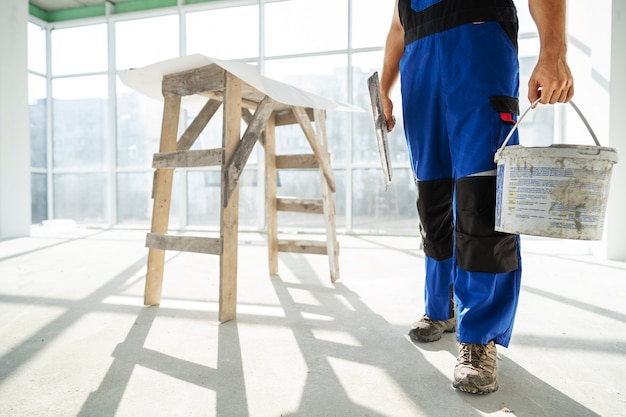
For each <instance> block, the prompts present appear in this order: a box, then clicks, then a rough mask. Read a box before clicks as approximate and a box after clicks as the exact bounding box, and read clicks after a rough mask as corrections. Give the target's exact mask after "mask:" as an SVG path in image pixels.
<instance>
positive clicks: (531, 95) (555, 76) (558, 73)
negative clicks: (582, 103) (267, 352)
mask: <svg viewBox="0 0 626 417" xmlns="http://www.w3.org/2000/svg"><path fill="white" fill-rule="evenodd" d="M573 96H574V79H573V77H572V73H571V72H570V69H569V66H568V65H567V62H566V61H565V57H562V58H559V59H542V58H541V57H539V61H538V62H537V65H536V66H535V70H534V71H533V73H532V75H531V76H530V80H529V81H528V99H529V100H530V102H531V103H534V102H535V101H536V100H537V99H539V102H540V103H541V104H554V103H567V102H568V101H570V100H571V99H572V97H573Z"/></svg>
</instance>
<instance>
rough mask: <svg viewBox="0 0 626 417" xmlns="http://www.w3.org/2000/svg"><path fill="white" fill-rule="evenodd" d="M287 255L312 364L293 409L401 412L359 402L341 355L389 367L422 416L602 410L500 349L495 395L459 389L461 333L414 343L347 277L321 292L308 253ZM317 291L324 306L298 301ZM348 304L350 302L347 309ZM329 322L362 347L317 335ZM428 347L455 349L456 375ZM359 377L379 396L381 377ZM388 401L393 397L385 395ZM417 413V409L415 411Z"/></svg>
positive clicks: (297, 332)
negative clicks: (342, 372)
mask: <svg viewBox="0 0 626 417" xmlns="http://www.w3.org/2000/svg"><path fill="white" fill-rule="evenodd" d="M281 261H282V262H284V263H285V264H286V265H287V266H288V267H289V268H290V269H291V270H295V271H298V274H297V276H298V281H299V282H285V281H283V280H282V279H280V277H275V279H274V280H273V281H272V283H273V286H274V290H275V292H276V294H277V296H278V298H279V300H280V304H281V306H282V308H283V309H284V310H285V314H286V316H287V318H288V319H289V320H288V321H290V322H293V323H294V324H293V325H291V331H292V332H293V334H294V336H295V338H296V340H297V342H298V345H299V347H300V351H301V352H302V354H303V356H304V359H305V361H306V363H307V366H308V367H309V377H308V378H307V381H306V384H305V387H304V389H303V393H302V399H301V402H300V404H299V408H298V410H297V411H295V412H293V413H291V414H286V415H289V416H312V415H320V416H327V415H346V416H352V415H354V416H358V415H367V416H390V417H391V416H393V417H398V415H396V414H393V413H385V412H384V411H380V410H374V409H372V408H371V407H369V408H368V407H365V406H363V405H361V404H358V403H356V402H355V401H354V400H353V399H352V398H351V396H350V395H349V393H350V391H351V387H348V386H346V385H345V384H344V383H343V382H342V381H341V380H340V379H339V378H338V377H337V373H336V371H335V370H334V369H333V367H332V365H331V362H332V361H335V360H337V359H340V360H344V361H349V362H354V363H356V364H359V365H366V366H368V367H374V368H377V369H379V370H383V371H384V373H385V374H386V375H387V377H389V378H390V379H391V380H392V381H393V384H394V385H395V386H396V387H397V389H398V390H399V391H400V392H399V393H398V394H397V396H399V397H405V398H408V399H410V401H411V402H412V403H413V406H414V409H415V410H418V411H417V412H416V413H415V414H412V415H418V416H431V417H435V416H441V417H444V416H445V417H451V416H463V417H471V416H479V415H484V413H497V412H505V413H508V412H509V411H510V410H515V414H514V415H516V416H529V417H530V416H552V415H555V416H556V415H567V416H587V417H593V416H598V415H597V414H596V413H594V412H593V411H592V410H590V409H589V408H587V407H585V406H583V405H582V404H580V403H579V402H577V401H576V400H574V399H572V398H570V397H568V396H567V395H565V394H563V393H561V392H559V391H558V390H557V389H555V388H553V387H551V386H550V385H548V384H546V383H545V382H544V381H542V380H540V379H539V378H537V377H534V376H533V375H531V374H530V373H529V372H527V371H526V370H524V369H523V368H522V367H521V366H519V365H518V364H516V363H515V362H513V361H511V360H510V359H508V358H506V356H504V355H502V354H500V355H499V356H500V360H499V368H500V382H501V389H500V390H499V391H498V392H496V393H494V394H491V395H489V396H475V395H470V394H465V393H461V392H459V391H455V390H454V389H453V388H452V387H451V384H450V382H451V380H450V378H451V375H452V367H453V365H454V361H455V358H456V354H457V342H456V339H455V337H454V335H452V334H450V335H445V337H444V338H443V339H442V340H441V341H439V342H436V343H429V344H419V345H414V344H413V343H411V342H410V341H409V340H408V337H406V335H405V334H402V333H401V334H398V333H397V330H396V329H394V326H392V325H391V324H390V323H388V322H387V321H386V320H384V318H383V317H381V316H380V315H378V314H376V313H375V312H374V311H372V310H371V309H370V308H369V307H368V306H367V305H366V304H365V303H363V301H362V300H361V298H360V297H359V295H358V294H357V293H355V292H354V291H352V290H351V289H350V288H349V287H348V286H347V285H344V284H343V283H341V282H339V283H336V284H335V285H334V288H328V289H324V290H322V291H320V288H319V287H320V285H321V282H320V280H321V278H316V274H315V272H314V270H313V269H312V268H307V262H306V257H303V256H297V255H291V254H281ZM294 289H296V290H299V291H301V290H309V291H310V292H311V294H315V296H316V297H317V301H318V303H319V305H308V304H302V303H298V302H296V301H295V300H294V298H293V297H292V296H291V291H292V290H294ZM346 306H348V308H346ZM306 313H308V314H320V315H328V316H332V319H333V320H332V321H331V322H328V321H324V320H321V321H317V320H311V319H307V318H306V317H307V316H306ZM325 327H327V328H328V329H332V330H334V331H339V332H346V333H348V334H350V335H351V336H352V337H354V338H356V339H357V340H358V341H359V345H360V347H359V348H355V347H354V346H350V345H345V344H340V343H329V342H327V341H325V340H320V339H319V338H316V337H315V332H314V331H313V330H315V329H321V328H325ZM428 351H431V352H432V351H447V352H448V353H449V355H450V363H451V367H450V371H449V375H444V374H442V373H441V372H440V371H439V369H437V368H436V367H434V366H433V365H432V364H431V363H430V362H429V361H428V360H427V359H426V358H425V356H424V354H425V352H428ZM351 383H352V384H359V383H361V384H371V385H372V388H373V389H372V392H371V395H372V396H373V397H374V398H375V397H376V396H377V392H376V390H375V388H374V387H375V385H376V383H375V381H366V380H362V381H358V380H353V381H351ZM380 401H383V402H384V401H385V398H384V397H381V398H380ZM407 415H409V414H407Z"/></svg>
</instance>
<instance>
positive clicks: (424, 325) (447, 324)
mask: <svg viewBox="0 0 626 417" xmlns="http://www.w3.org/2000/svg"><path fill="white" fill-rule="evenodd" d="M455 330H456V317H452V318H451V319H448V320H445V321H440V320H433V319H431V318H430V317H428V316H427V315H426V314H424V317H422V318H421V319H420V320H418V321H416V322H415V323H413V326H412V328H411V330H410V331H409V337H410V338H411V340H412V341H414V342H434V341H436V340H439V339H441V335H442V334H444V332H454V331H455Z"/></svg>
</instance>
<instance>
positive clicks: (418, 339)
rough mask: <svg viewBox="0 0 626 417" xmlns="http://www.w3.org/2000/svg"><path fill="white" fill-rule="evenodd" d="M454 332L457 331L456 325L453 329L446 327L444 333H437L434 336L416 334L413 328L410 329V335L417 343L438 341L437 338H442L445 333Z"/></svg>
mask: <svg viewBox="0 0 626 417" xmlns="http://www.w3.org/2000/svg"><path fill="white" fill-rule="evenodd" d="M454 332H456V326H454V327H453V328H451V329H446V330H444V331H443V332H442V333H435V334H433V335H432V336H420V335H418V334H416V333H415V332H414V331H413V330H410V331H409V337H410V338H411V340H412V341H413V342H416V343H429V342H436V341H437V340H439V339H441V336H443V333H454Z"/></svg>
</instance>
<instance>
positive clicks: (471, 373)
mask: <svg viewBox="0 0 626 417" xmlns="http://www.w3.org/2000/svg"><path fill="white" fill-rule="evenodd" d="M452 386H453V387H454V388H456V389H458V390H461V391H463V392H469V393H470V394H488V393H490V392H494V391H496V390H497V389H498V381H496V344H495V343H494V342H493V340H492V341H491V342H489V343H487V344H486V345H480V344H476V343H460V344H459V356H458V357H457V360H456V367H455V368H454V382H453V383H452Z"/></svg>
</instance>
